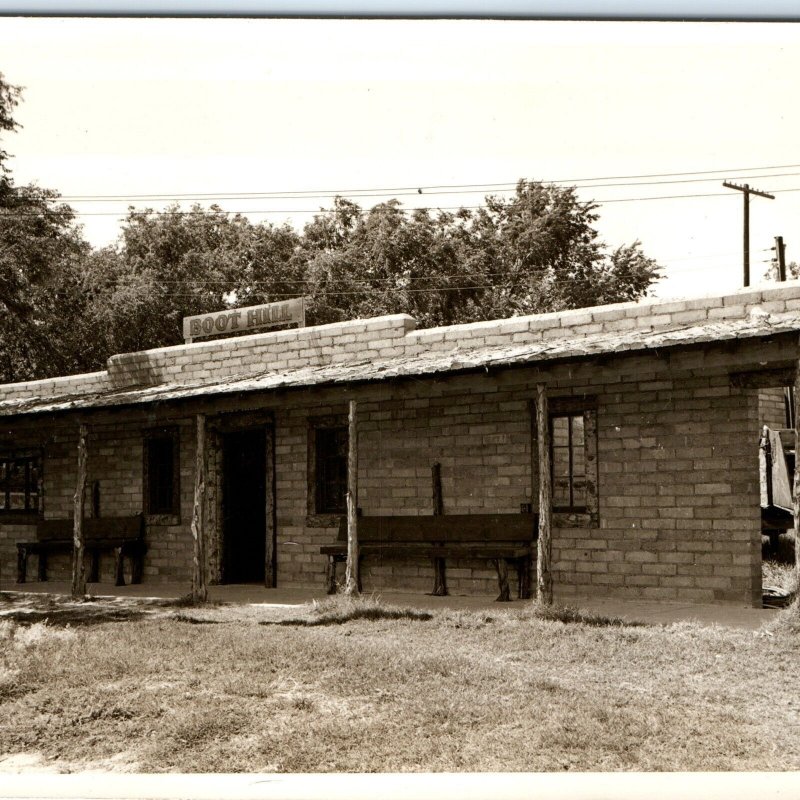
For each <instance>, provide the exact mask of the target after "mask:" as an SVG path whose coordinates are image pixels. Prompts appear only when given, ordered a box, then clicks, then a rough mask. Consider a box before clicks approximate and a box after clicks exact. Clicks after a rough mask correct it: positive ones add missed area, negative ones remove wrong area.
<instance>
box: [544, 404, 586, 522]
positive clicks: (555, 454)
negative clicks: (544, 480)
mask: <svg viewBox="0 0 800 800" xmlns="http://www.w3.org/2000/svg"><path fill="white" fill-rule="evenodd" d="M550 435H551V439H550V442H551V448H552V452H551V463H552V467H553V510H554V511H585V510H586V450H585V446H586V435H585V428H584V420H583V414H551V415H550Z"/></svg>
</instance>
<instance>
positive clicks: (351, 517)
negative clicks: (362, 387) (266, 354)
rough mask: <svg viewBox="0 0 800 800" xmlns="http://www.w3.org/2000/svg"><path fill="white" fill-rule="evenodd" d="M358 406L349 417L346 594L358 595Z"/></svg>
mask: <svg viewBox="0 0 800 800" xmlns="http://www.w3.org/2000/svg"><path fill="white" fill-rule="evenodd" d="M356 412H357V405H356V401H355V400H351V401H350V407H349V410H348V416H347V568H346V570H345V576H344V593H345V594H348V595H352V594H358V589H359V584H360V581H359V574H358V420H357V418H356Z"/></svg>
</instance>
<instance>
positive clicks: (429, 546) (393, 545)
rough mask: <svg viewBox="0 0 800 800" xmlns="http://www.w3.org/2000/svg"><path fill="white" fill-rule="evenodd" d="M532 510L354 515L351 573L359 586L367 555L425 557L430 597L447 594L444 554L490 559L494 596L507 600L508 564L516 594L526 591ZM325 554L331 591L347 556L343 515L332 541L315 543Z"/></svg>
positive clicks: (528, 589) (532, 547)
mask: <svg viewBox="0 0 800 800" xmlns="http://www.w3.org/2000/svg"><path fill="white" fill-rule="evenodd" d="M537 522H538V518H537V515H535V514H449V515H448V514H445V515H434V516H425V517H407V516H401V517H391V516H387V517H359V518H358V550H359V564H358V569H357V574H356V580H357V582H358V588H359V590H360V589H361V579H360V574H361V564H360V561H361V559H362V558H364V557H366V556H377V557H379V558H402V557H409V558H429V559H432V560H433V568H434V584H433V594H434V595H446V594H447V582H446V575H445V561H446V559H447V558H476V559H486V560H487V561H493V562H494V565H495V569H496V570H497V580H498V585H499V587H500V595H499V596H498V598H497V599H498V600H500V601H507V600H510V599H511V593H510V589H509V585H508V565H509V564H512V565H513V566H514V567H515V568H516V571H517V594H518V596H519V597H520V598H528V597H530V594H531V587H530V572H531V564H532V559H533V556H534V554H535V553H536V541H535V539H536V530H537ZM320 553H322V554H323V555H326V556H327V557H328V570H327V577H326V581H327V588H328V593H329V594H333V593H335V592H336V565H337V564H338V563H339V562H342V561H346V560H347V520H346V519H342V520H341V522H340V525H339V535H338V537H337V540H336V543H335V544H331V545H324V546H322V547H320Z"/></svg>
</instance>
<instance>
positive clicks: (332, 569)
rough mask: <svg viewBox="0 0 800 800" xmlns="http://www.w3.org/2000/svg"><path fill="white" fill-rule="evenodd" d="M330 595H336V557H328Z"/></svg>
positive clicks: (327, 579)
mask: <svg viewBox="0 0 800 800" xmlns="http://www.w3.org/2000/svg"><path fill="white" fill-rule="evenodd" d="M325 584H326V586H327V591H328V594H336V556H328V569H327V571H326V573H325Z"/></svg>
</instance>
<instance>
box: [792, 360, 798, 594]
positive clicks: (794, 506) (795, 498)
mask: <svg viewBox="0 0 800 800" xmlns="http://www.w3.org/2000/svg"><path fill="white" fill-rule="evenodd" d="M794 454H795V455H794V461H795V463H794V491H793V492H792V512H793V514H794V569H795V573H796V577H797V585H798V587H800V361H798V362H797V371H796V372H795V375H794Z"/></svg>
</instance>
